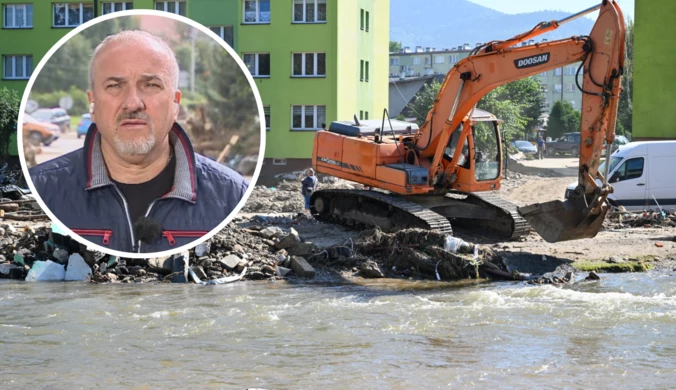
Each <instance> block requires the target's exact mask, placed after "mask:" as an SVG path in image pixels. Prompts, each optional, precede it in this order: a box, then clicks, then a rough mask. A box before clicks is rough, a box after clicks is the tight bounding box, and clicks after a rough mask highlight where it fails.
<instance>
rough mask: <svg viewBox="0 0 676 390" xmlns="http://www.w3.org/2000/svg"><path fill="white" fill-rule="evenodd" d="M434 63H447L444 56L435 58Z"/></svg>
mask: <svg viewBox="0 0 676 390" xmlns="http://www.w3.org/2000/svg"><path fill="white" fill-rule="evenodd" d="M434 63H435V64H444V63H446V59H445V58H444V56H442V55H441V56H434Z"/></svg>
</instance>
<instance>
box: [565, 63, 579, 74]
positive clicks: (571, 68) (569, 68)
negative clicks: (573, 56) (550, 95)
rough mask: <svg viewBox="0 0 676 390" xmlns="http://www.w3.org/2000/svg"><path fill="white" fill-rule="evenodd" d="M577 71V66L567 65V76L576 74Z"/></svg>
mask: <svg viewBox="0 0 676 390" xmlns="http://www.w3.org/2000/svg"><path fill="white" fill-rule="evenodd" d="M575 73H577V66H574V65H573V66H566V76H575Z"/></svg>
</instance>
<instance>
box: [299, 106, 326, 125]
mask: <svg viewBox="0 0 676 390" xmlns="http://www.w3.org/2000/svg"><path fill="white" fill-rule="evenodd" d="M291 117H292V120H291V129H293V130H321V125H322V123H326V106H292V107H291Z"/></svg>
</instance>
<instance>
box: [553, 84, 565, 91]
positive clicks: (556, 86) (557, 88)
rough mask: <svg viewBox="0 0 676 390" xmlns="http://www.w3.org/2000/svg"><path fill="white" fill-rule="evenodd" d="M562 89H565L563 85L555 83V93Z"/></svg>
mask: <svg viewBox="0 0 676 390" xmlns="http://www.w3.org/2000/svg"><path fill="white" fill-rule="evenodd" d="M562 90H563V85H561V84H554V93H561V91H562Z"/></svg>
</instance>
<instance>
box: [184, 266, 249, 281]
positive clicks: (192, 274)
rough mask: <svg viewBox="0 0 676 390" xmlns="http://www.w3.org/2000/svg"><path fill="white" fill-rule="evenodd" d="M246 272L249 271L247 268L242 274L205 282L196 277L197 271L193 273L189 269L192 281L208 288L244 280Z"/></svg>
mask: <svg viewBox="0 0 676 390" xmlns="http://www.w3.org/2000/svg"><path fill="white" fill-rule="evenodd" d="M246 270H247V267H244V269H243V270H242V272H241V273H240V274H239V275H234V276H226V277H225V278H219V279H212V280H204V281H203V280H201V279H200V278H198V277H197V275H195V271H193V270H192V269H189V270H188V271H189V272H190V276H191V277H192V280H194V281H195V283H197V284H203V285H207V286H208V285H215V284H227V283H232V282H236V281H238V280H240V279H242V277H244V275H246Z"/></svg>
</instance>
